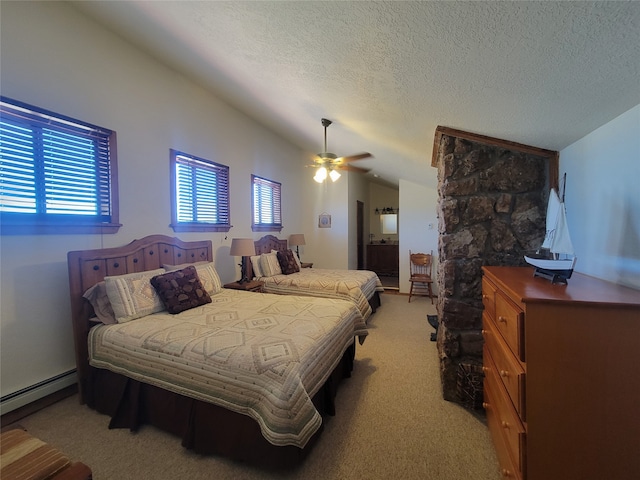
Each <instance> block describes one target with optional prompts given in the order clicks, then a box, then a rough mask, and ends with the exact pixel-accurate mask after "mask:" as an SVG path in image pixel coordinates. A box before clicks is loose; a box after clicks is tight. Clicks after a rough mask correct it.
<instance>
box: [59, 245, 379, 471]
mask: <svg viewBox="0 0 640 480" xmlns="http://www.w3.org/2000/svg"><path fill="white" fill-rule="evenodd" d="M212 258H213V256H212V245H211V242H210V241H199V242H183V241H181V240H179V239H177V238H172V237H167V236H164V235H152V236H149V237H146V238H143V239H140V240H134V241H133V242H131V243H130V244H129V245H126V246H124V247H118V248H107V249H99V250H85V251H74V252H69V254H68V268H69V285H70V295H71V307H72V320H73V330H74V340H75V348H76V363H77V371H78V384H79V393H80V401H81V403H86V404H87V405H88V406H89V407H91V408H93V409H95V410H97V411H99V412H101V413H104V414H107V415H109V416H110V417H111V421H110V424H109V427H110V428H129V429H131V430H133V431H135V430H137V429H138V428H140V426H142V425H145V424H150V425H154V426H156V427H159V428H161V429H163V430H165V431H168V432H170V433H173V434H175V435H178V436H180V437H181V438H182V445H183V446H185V447H186V448H189V449H191V450H194V451H195V452H197V453H204V454H217V455H221V456H224V457H227V458H231V459H234V460H240V461H246V462H249V463H252V464H258V465H262V466H273V467H282V466H289V465H292V464H295V463H297V462H299V461H300V460H301V459H303V458H304V457H305V456H306V455H307V454H308V451H309V450H310V449H311V448H312V446H313V444H314V443H315V442H316V441H317V439H318V437H319V436H320V434H321V431H322V425H323V416H324V415H327V414H328V415H331V414H333V413H335V405H334V398H335V394H336V387H337V385H338V383H339V382H340V380H341V379H342V378H344V377H348V376H350V374H351V371H352V369H353V362H354V357H355V347H356V339H358V340H359V341H360V343H362V342H363V341H364V339H365V338H366V335H367V328H366V324H365V321H364V318H363V317H362V315H361V314H360V313H359V311H358V310H357V309H356V308H355V307H354V305H353V304H352V303H350V302H347V301H344V300H339V299H323V298H312V297H304V296H291V297H287V298H286V299H283V297H282V296H280V295H273V294H267V293H254V292H246V291H239V290H229V289H224V288H222V286H221V282H220V280H219V278H218V277H217V273H216V272H215V269H214V268H213V264H212V263H211V260H212ZM180 282H185V283H184V285H187V284H188V288H189V289H190V290H189V291H190V292H197V295H196V294H195V293H194V294H193V295H192V297H193V298H189V299H188V300H187V302H193V303H191V304H188V306H187V307H184V305H187V304H186V303H182V304H180V305H176V304H175V302H174V300H175V298H177V297H176V295H174V294H175V292H174V291H172V290H170V289H171V288H174V286H175V285H182V283H180ZM194 282H195V283H194ZM167 285H169V286H170V287H168V288H169V293H168V294H167V292H166V291H165V290H166V289H165V288H164V286H167ZM192 287H193V288H192ZM177 288H182V287H177ZM184 291H186V290H180V292H181V293H184ZM97 292H99V293H97ZM154 292H155V294H154ZM190 295H191V294H190ZM157 297H159V298H160V300H159V299H158V298H157ZM105 298H108V301H105ZM172 302H174V303H172ZM181 305H182V306H181ZM174 310H175V311H174ZM170 312H171V313H170ZM98 317H99V318H98ZM101 319H102V320H101Z"/></svg>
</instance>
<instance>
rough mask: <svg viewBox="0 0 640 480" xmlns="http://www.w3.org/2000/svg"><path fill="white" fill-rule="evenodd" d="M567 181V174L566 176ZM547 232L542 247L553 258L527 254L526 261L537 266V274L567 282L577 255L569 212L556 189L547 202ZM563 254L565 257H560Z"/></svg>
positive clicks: (552, 191)
mask: <svg viewBox="0 0 640 480" xmlns="http://www.w3.org/2000/svg"><path fill="white" fill-rule="evenodd" d="M565 182H566V176H565ZM546 224H547V225H546V232H545V237H544V241H543V242H542V248H543V249H546V250H548V251H549V252H550V253H551V254H552V255H551V258H536V257H529V256H525V257H524V259H525V261H526V262H527V263H528V264H530V265H533V266H534V267H536V270H535V275H536V276H541V277H545V278H549V279H550V280H551V281H552V282H554V283H555V282H556V281H558V282H562V283H566V282H567V279H568V278H571V274H572V272H573V267H574V266H575V263H576V257H575V255H574V252H573V244H572V243H571V237H570V236H569V226H568V225H567V212H566V210H565V207H564V194H563V199H562V200H560V197H559V196H558V193H557V192H556V191H555V189H553V188H552V189H551V191H550V192H549V203H548V204H547V221H546ZM560 255H562V257H563V258H560Z"/></svg>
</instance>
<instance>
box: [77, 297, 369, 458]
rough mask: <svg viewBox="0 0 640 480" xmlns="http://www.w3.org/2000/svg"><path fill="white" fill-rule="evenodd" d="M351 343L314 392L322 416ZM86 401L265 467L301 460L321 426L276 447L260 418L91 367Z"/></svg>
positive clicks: (133, 423)
mask: <svg viewBox="0 0 640 480" xmlns="http://www.w3.org/2000/svg"><path fill="white" fill-rule="evenodd" d="M376 293H377V292H376ZM355 348H356V347H355V341H354V343H353V344H352V345H351V346H350V347H349V348H347V351H346V352H345V353H344V355H343V356H342V361H341V362H340V363H339V364H338V366H337V367H336V368H335V369H334V370H333V372H332V374H331V375H330V376H329V378H328V379H327V381H326V382H325V384H324V385H323V387H322V388H321V389H320V391H318V392H317V393H316V395H315V396H314V397H313V403H314V405H315V407H316V409H317V410H318V412H320V414H321V415H323V417H324V416H326V415H335V403H334V400H335V396H336V391H337V387H338V384H339V383H340V381H341V380H342V379H343V378H346V377H350V376H351V371H352V370H353V364H354V358H355ZM87 405H88V406H89V407H91V408H93V409H95V410H96V411H98V412H100V413H102V414H105V415H109V416H110V417H111V422H110V423H109V428H129V429H130V430H131V431H136V430H138V428H139V427H140V426H142V425H153V426H155V427H157V428H160V429H161V430H164V431H166V432H169V433H171V434H173V435H176V436H178V437H180V438H181V439H182V446H183V447H185V448H187V449H189V450H193V451H194V452H196V453H199V454H207V455H220V456H223V457H225V458H229V459H232V460H236V461H241V462H247V463H250V464H252V465H257V466H261V467H266V468H285V467H292V466H295V465H296V464H298V463H300V462H301V461H302V460H303V459H304V458H305V457H306V455H307V454H308V453H309V451H310V450H311V448H312V447H313V445H314V444H315V442H316V441H317V439H318V437H319V436H320V434H321V432H322V429H323V427H322V426H321V427H320V429H319V430H318V431H317V432H316V433H315V434H314V435H313V437H312V438H311V439H310V440H309V442H308V443H307V445H306V446H305V448H303V449H301V448H298V447H295V446H276V445H273V444H271V443H269V442H268V441H267V440H266V439H265V438H264V437H263V436H262V433H261V432H260V427H259V425H258V423H257V422H256V421H255V420H253V419H252V418H251V417H249V416H247V415H242V414H240V413H236V412H232V411H230V410H227V409H225V408H223V407H219V406H217V405H214V404H211V403H207V402H203V401H201V400H196V399H193V398H190V397H185V396H183V395H179V394H177V393H173V392H170V391H168V390H164V389H162V388H159V387H156V386H153V385H149V384H146V383H143V382H139V381H137V380H133V379H130V378H128V377H125V376H124V375H120V374H117V373H113V372H111V371H109V370H104V369H99V368H94V367H91V372H90V381H89V388H88V395H87Z"/></svg>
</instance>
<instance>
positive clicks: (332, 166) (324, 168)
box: [307, 118, 373, 183]
mask: <svg viewBox="0 0 640 480" xmlns="http://www.w3.org/2000/svg"><path fill="white" fill-rule="evenodd" d="M332 123H333V122H332V121H331V120H328V119H326V118H323V119H322V126H323V127H324V151H323V152H322V153H319V154H318V157H317V158H316V160H315V163H313V164H311V165H307V167H316V168H318V171H317V172H316V175H315V176H314V177H313V179H314V180H315V181H316V182H318V183H322V182H323V181H324V180H325V178H327V174H329V176H330V177H331V180H333V181H334V182H335V181H336V180H337V179H338V178H340V173H338V172H337V170H346V171H350V172H358V173H367V172H368V171H369V169H367V168H360V167H356V166H354V165H348V164H349V163H351V162H354V161H356V160H362V159H363V158H369V157H372V156H373V155H371V154H370V153H367V152H363V153H357V154H355V155H349V156H347V157H338V156H337V155H336V154H335V153H331V152H328V151H327V127H328V126H329V125H331V124H332Z"/></svg>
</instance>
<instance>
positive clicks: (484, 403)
mask: <svg viewBox="0 0 640 480" xmlns="http://www.w3.org/2000/svg"><path fill="white" fill-rule="evenodd" d="M490 406H491V404H490V403H489V402H482V408H484V409H485V410H486V409H488V408H489V407H490Z"/></svg>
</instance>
